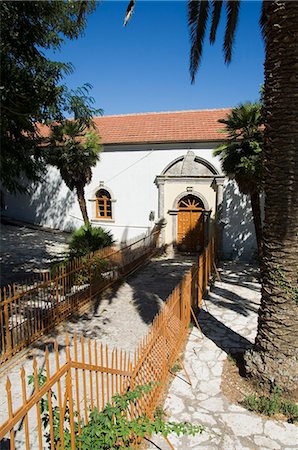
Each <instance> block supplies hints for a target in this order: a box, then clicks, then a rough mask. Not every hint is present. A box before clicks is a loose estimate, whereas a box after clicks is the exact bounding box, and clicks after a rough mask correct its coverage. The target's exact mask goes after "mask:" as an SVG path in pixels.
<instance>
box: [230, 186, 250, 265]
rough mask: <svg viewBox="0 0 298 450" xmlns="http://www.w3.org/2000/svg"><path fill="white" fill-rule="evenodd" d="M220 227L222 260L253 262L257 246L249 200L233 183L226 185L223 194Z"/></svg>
mask: <svg viewBox="0 0 298 450" xmlns="http://www.w3.org/2000/svg"><path fill="white" fill-rule="evenodd" d="M222 226H223V229H222V251H223V257H224V259H239V260H241V261H251V260H254V259H255V258H256V252H257V245H256V238H255V228H254V222H253V216H252V211H251V205H250V199H249V197H248V196H246V195H243V194H241V193H240V192H239V190H238V186H237V185H236V183H235V182H233V181H229V182H228V183H227V185H226V186H225V189H224V193H223V203H222Z"/></svg>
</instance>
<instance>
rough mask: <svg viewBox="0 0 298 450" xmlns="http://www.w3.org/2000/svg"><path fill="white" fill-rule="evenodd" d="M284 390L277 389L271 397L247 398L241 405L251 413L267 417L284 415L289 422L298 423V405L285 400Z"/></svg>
mask: <svg viewBox="0 0 298 450" xmlns="http://www.w3.org/2000/svg"><path fill="white" fill-rule="evenodd" d="M281 395H282V389H280V388H278V387H275V388H274V390H273V392H272V394H271V395H270V396H265V395H257V394H251V395H248V396H247V397H245V399H244V400H243V401H242V402H241V404H242V405H243V406H244V407H245V408H246V409H248V410H249V411H254V412H257V413H260V414H264V415H265V416H269V417H270V416H274V415H275V414H283V415H284V416H286V417H287V418H288V422H291V423H294V422H298V405H297V404H296V403H293V402H290V401H289V400H284V399H283V398H282V397H281Z"/></svg>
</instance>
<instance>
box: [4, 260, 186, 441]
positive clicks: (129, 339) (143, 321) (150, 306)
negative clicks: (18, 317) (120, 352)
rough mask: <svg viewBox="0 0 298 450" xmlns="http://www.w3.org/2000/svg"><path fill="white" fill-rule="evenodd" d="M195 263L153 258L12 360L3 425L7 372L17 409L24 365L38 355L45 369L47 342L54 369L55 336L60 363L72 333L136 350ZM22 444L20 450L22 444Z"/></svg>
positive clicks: (5, 374) (112, 346)
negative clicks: (88, 306) (21, 369)
mask: <svg viewBox="0 0 298 450" xmlns="http://www.w3.org/2000/svg"><path fill="white" fill-rule="evenodd" d="M193 262H194V258H191V257H183V256H177V257H173V255H163V256H160V257H157V258H153V259H152V260H151V261H150V263H148V264H147V265H145V266H144V267H143V268H141V269H139V270H138V271H137V272H135V273H134V274H133V275H131V276H129V277H128V278H127V279H126V280H125V281H123V282H122V283H118V284H115V285H114V286H113V287H112V288H111V289H110V290H108V291H106V292H104V293H103V294H102V295H101V296H100V297H98V298H97V299H96V300H95V301H94V303H92V304H91V305H90V308H88V309H87V310H86V311H85V312H84V313H81V314H79V313H77V314H76V315H73V316H72V317H71V318H69V319H68V320H67V321H65V322H63V323H62V324H61V325H60V326H58V327H57V328H56V329H55V330H53V331H52V332H51V333H49V334H48V335H47V336H45V337H44V338H43V339H42V340H40V341H38V342H36V343H34V344H32V345H31V347H30V349H29V350H30V351H29V352H28V353H27V354H25V355H23V356H22V357H16V358H15V361H14V363H13V364H12V365H11V366H10V367H8V368H7V369H6V370H5V371H4V372H2V373H0V423H2V422H3V421H5V420H6V419H7V405H6V395H5V382H6V376H7V375H8V376H9V378H10V381H11V383H12V387H13V389H12V391H13V403H14V408H17V407H18V406H20V404H21V398H22V396H21V384H20V376H19V374H20V368H21V367H22V366H24V368H25V370H26V373H27V375H29V374H31V373H32V359H33V357H35V358H36V360H37V363H38V367H44V364H45V361H44V349H45V346H46V345H48V346H49V349H50V365H51V371H54V368H55V363H54V353H53V352H51V351H52V350H53V345H52V344H53V341H54V340H55V339H57V341H58V344H59V350H60V355H61V363H63V361H64V360H65V353H64V350H65V337H66V334H67V335H68V336H69V338H70V341H71V347H72V338H73V335H74V334H75V333H76V334H77V335H78V336H81V335H83V336H85V337H86V338H88V337H90V338H96V339H97V340H98V341H99V342H102V343H103V344H108V345H109V348H110V349H111V350H112V349H113V348H114V347H118V348H122V349H124V350H126V351H127V352H129V353H132V352H133V351H134V349H135V348H136V346H137V345H138V343H139V341H140V339H141V338H142V337H143V336H144V335H145V334H146V333H147V331H148V328H149V326H150V324H151V322H152V320H153V318H154V316H155V315H156V314H157V313H158V311H159V309H160V307H161V305H162V302H163V301H165V300H166V298H167V297H168V296H169V294H170V293H171V292H172V290H173V289H174V287H175V286H176V285H177V284H178V283H179V282H180V280H181V279H182V277H183V274H184V273H185V272H186V271H187V270H189V268H190V267H191V265H192V264H193ZM28 395H29V389H28ZM20 436H21V437H22V431H21V432H20V433H19V434H18V436H17V439H19V442H20V439H21V437H20ZM0 448H1V446H0ZM19 448H20V449H21V446H19ZM33 448H35V447H34V446H33V447H32V449H33Z"/></svg>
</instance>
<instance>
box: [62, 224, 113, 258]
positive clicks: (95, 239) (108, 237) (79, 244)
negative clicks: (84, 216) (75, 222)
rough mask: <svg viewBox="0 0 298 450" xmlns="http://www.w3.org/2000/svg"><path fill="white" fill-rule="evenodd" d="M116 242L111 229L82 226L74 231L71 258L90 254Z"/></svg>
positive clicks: (71, 240)
mask: <svg viewBox="0 0 298 450" xmlns="http://www.w3.org/2000/svg"><path fill="white" fill-rule="evenodd" d="M113 242H114V240H113V236H112V234H111V233H110V232H109V231H106V230H104V229H103V228H101V227H95V228H93V227H92V226H91V225H90V226H86V225H84V226H82V227H80V228H79V229H78V230H76V231H74V233H73V234H72V236H71V238H70V242H69V256H70V257H71V258H74V257H80V256H85V255H88V254H89V253H92V252H95V251H96V250H99V249H101V248H104V247H109V246H110V245H112V244H113Z"/></svg>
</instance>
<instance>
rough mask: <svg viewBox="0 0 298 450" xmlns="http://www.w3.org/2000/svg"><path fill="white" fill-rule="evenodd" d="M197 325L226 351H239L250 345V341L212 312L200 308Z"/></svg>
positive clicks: (246, 348)
mask: <svg viewBox="0 0 298 450" xmlns="http://www.w3.org/2000/svg"><path fill="white" fill-rule="evenodd" d="M198 319H199V325H200V327H201V330H202V333H203V334H204V335H205V336H206V337H207V338H208V339H210V340H211V341H213V342H214V344H215V345H216V346H217V347H219V348H221V349H222V350H223V351H224V352H226V353H233V352H240V351H245V350H248V349H250V348H251V347H252V345H253V344H252V343H251V342H250V341H249V340H248V339H246V338H245V337H243V336H241V335H240V334H238V333H236V332H235V331H233V330H232V329H231V328H229V327H227V326H226V325H224V324H223V323H222V322H220V321H219V320H217V319H216V318H215V317H214V316H212V314H210V313H209V312H207V311H205V310H203V309H201V310H200V312H199V316H198Z"/></svg>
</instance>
